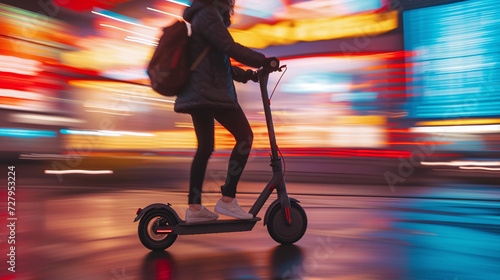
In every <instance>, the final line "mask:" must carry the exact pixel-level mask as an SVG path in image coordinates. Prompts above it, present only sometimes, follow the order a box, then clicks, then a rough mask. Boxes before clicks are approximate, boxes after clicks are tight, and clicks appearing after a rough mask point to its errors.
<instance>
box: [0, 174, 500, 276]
mask: <svg viewBox="0 0 500 280" xmlns="http://www.w3.org/2000/svg"><path fill="white" fill-rule="evenodd" d="M165 171H168V170H165ZM209 173H210V172H209ZM16 174H17V177H18V181H17V182H18V188H17V194H16V199H17V200H16V201H17V216H18V217H19V218H18V220H17V225H18V227H17V229H16V231H17V237H16V238H17V243H16V245H17V251H16V254H17V258H18V260H19V261H18V264H17V266H16V269H17V270H16V272H17V278H2V279H22V280H31V279H33V280H44V279H47V280H55V279H75V280H79V279H82V280H84V279H85V280H86V279H95V280H100V279H110V280H111V279H112V280H121V279H136V280H139V279H144V280H154V279H158V280H160V279H162V280H164V279H496V278H497V276H498V275H499V273H500V267H499V266H498V263H499V260H500V259H499V254H500V247H499V246H498V244H499V242H500V235H499V232H498V229H499V220H498V214H499V209H500V189H498V187H497V186H492V185H486V184H484V185H477V184H471V183H463V182H462V183H461V182H459V181H450V182H448V183H446V182H443V181H439V182H438V181H436V182H434V183H432V181H428V182H427V183H426V184H425V185H413V186H406V185H401V186H397V187H395V188H394V189H393V190H392V189H391V188H389V187H388V186H387V185H384V184H380V185H370V184H351V185H344V184H336V183H334V182H332V183H328V184H327V183H304V182H294V181H293V180H292V181H291V182H289V183H288V184H287V187H288V191H289V194H290V196H291V197H294V198H297V199H299V200H300V202H301V205H302V206H303V207H304V209H305V211H306V213H307V215H308V220H309V221H308V229H307V232H306V234H305V236H304V237H303V238H302V239H301V240H300V241H299V242H297V243H296V244H294V245H292V246H284V245H279V244H277V243H276V242H275V241H273V240H272V239H271V237H270V236H269V234H268V232H267V230H266V228H265V227H263V226H262V222H258V223H257V225H256V226H255V228H254V230H253V231H251V232H242V233H221V234H208V235H193V236H180V237H179V238H178V239H177V241H176V242H175V243H174V244H173V245H172V247H170V248H168V249H167V250H165V251H164V252H161V253H153V252H151V251H149V250H148V249H146V248H145V247H143V246H142V244H141V243H140V241H139V238H138V236H137V223H134V222H133V219H134V218H135V212H136V210H137V208H139V207H145V206H146V205H149V204H151V203H154V202H161V203H167V202H169V203H171V204H172V205H173V208H174V209H175V210H176V211H177V212H178V214H179V216H181V218H183V217H184V213H185V210H186V207H187V204H186V203H187V189H186V188H187V185H188V183H187V181H182V180H179V179H177V180H171V179H173V177H175V176H173V175H169V173H168V172H161V173H157V174H156V176H151V175H152V172H144V171H138V170H136V173H135V176H136V177H137V176H139V177H142V178H144V179H145V180H144V183H140V182H138V181H135V182H128V183H127V181H126V179H124V180H120V179H115V180H109V179H107V178H106V176H110V175H63V177H62V179H63V180H62V182H58V180H57V179H56V175H43V176H41V177H40V178H39V179H36V180H34V179H32V178H35V177H36V175H37V171H36V169H34V168H33V166H31V167H26V166H24V165H18V166H17V167H16ZM28 174H30V175H31V176H29V177H28ZM141 174H143V176H141ZM267 174H269V172H268V173H267ZM39 175H40V174H39ZM263 175H264V174H263ZM44 177H46V178H45V180H43V179H44ZM70 177H72V178H70ZM89 177H90V178H89ZM177 177H181V178H182V176H177ZM148 178H149V179H148ZM153 178H154V179H153ZM309 178H312V177H309ZM112 181H115V182H112ZM39 182H45V183H44V184H41V183H39ZM70 182H71V183H70ZM217 183H218V182H216V180H214V179H207V183H206V188H205V190H206V194H205V195H204V196H203V201H204V204H205V205H206V206H207V207H208V208H210V209H213V206H214V205H215V202H216V201H217V199H218V198H219V193H218V190H217V189H218V187H217V186H218V184H217ZM265 184H266V182H265V181H243V182H241V183H240V185H239V187H238V188H239V192H240V194H239V195H238V198H239V201H240V204H241V205H242V207H244V208H245V209H249V207H250V206H251V205H252V203H253V201H254V200H255V199H256V197H257V193H258V192H260V191H261V189H262V188H263V187H264V186H265ZM273 197H274V195H273ZM273 197H271V199H270V201H268V203H266V206H265V207H264V209H263V210H262V211H261V213H260V214H259V216H261V217H263V214H264V213H265V212H264V211H265V210H266V209H267V206H268V205H269V204H270V202H271V201H272V200H274V198H273ZM221 218H222V217H221ZM226 218H227V217H226ZM2 234H3V233H2Z"/></svg>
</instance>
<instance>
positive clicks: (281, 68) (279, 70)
mask: <svg viewBox="0 0 500 280" xmlns="http://www.w3.org/2000/svg"><path fill="white" fill-rule="evenodd" d="M284 68H286V64H285V65H281V66H280V68H279V69H278V72H282V71H283V69H284Z"/></svg>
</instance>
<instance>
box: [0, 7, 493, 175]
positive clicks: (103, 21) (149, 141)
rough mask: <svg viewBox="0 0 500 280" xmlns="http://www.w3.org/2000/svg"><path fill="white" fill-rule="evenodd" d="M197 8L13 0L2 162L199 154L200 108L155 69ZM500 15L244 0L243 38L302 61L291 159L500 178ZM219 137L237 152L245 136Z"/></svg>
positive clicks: (0, 101)
mask: <svg viewBox="0 0 500 280" xmlns="http://www.w3.org/2000/svg"><path fill="white" fill-rule="evenodd" d="M190 3H191V2H190V1H188V0H175V1H174V0H171V1H169V0H167V1H166V0H140V1H139V0H53V1H52V0H41V1H16V0H12V1H10V0H7V1H6V0H2V3H1V4H0V18H1V20H0V41H1V44H0V49H1V50H0V64H1V65H2V67H0V72H1V77H0V115H1V117H0V141H1V146H0V151H1V153H2V157H15V158H23V159H47V158H57V157H60V156H63V155H78V156H81V157H84V158H91V157H109V156H115V157H116V156H122V157H127V156H144V155H148V156H150V155H170V156H175V155H179V156H182V155H186V154H187V155H189V154H191V153H192V152H193V151H194V149H195V147H196V139H195V135H194V132H193V128H192V124H191V120H190V117H189V116H188V115H183V114H176V113H174V112H173V103H174V100H175V99H174V98H166V97H162V96H160V95H159V94H157V93H155V92H154V91H152V90H151V89H150V87H149V80H148V79H147V76H146V73H145V68H146V66H147V64H148V61H149V59H150V57H151V55H152V52H153V51H154V49H155V46H156V44H157V41H158V38H159V36H160V35H161V32H162V27H164V26H167V25H170V24H172V23H173V22H175V21H176V20H178V17H179V16H181V15H182V12H183V10H184V9H185V8H186V6H188V5H190ZM499 11H500V2H498V1H496V0H467V1H453V0H437V1H411V0H265V1H263V0H262V1H261V0H237V1H236V7H235V15H234V17H233V24H232V26H231V28H230V32H231V34H232V35H233V37H234V38H235V40H236V41H237V42H239V43H241V44H243V45H246V46H248V47H252V48H255V49H257V50H259V51H261V52H263V53H265V54H266V55H267V56H277V57H278V58H280V60H281V61H282V64H286V65H287V66H288V70H287V71H286V73H285V74H284V75H283V77H282V79H281V82H280V83H279V85H278V86H277V88H276V92H275V94H274V96H273V99H272V108H273V112H274V114H275V126H276V131H277V137H278V139H279V141H278V143H279V145H280V148H281V150H282V152H283V154H284V155H285V156H290V157H294V156H296V157H310V158H313V159H322V160H323V159H332V160H343V159H360V160H370V161H372V162H373V164H377V162H378V161H381V160H384V159H401V158H406V159H408V160H409V162H410V163H411V164H412V165H414V166H417V165H418V166H419V167H426V166H430V168H436V165H437V166H441V167H442V168H443V169H454V170H455V171H457V170H461V171H464V172H465V171H470V170H471V169H472V170H474V171H481V172H484V173H486V172H488V173H493V174H496V173H498V172H499V171H500V163H499V162H498V161H496V160H495V159H496V158H499V156H500V112H499V110H498V108H499V107H500V92H499V90H498V88H499V87H498V85H499V82H500V55H499V53H498V47H497V46H498V45H499V43H500V42H499V40H500V39H499V38H500V36H498V35H499V32H500V31H499V30H500V17H499V16H498V13H499ZM234 63H235V64H238V63H237V62H234ZM280 75H281V74H279V73H276V74H273V75H272V76H271V79H270V83H269V85H270V88H271V89H272V87H274V85H275V84H276V83H277V82H278V79H279V78H280ZM236 86H237V92H238V96H239V100H240V103H241V104H242V107H243V109H244V110H245V112H246V114H247V116H248V118H249V121H250V123H251V125H252V127H253V129H254V132H255V135H256V139H255V145H254V151H255V155H261V154H263V155H267V148H268V140H267V135H266V126H265V119H264V115H263V110H262V100H260V94H259V89H258V86H257V85H256V84H252V83H247V84H237V85H236ZM216 136H217V139H216V149H217V151H218V152H219V153H222V154H225V153H227V151H228V150H229V149H230V148H232V145H233V143H234V142H233V139H232V138H231V135H230V134H229V133H227V132H226V131H225V129H223V128H222V127H216ZM457 162H458V163H457ZM400 173H401V172H400ZM400 175H401V174H400Z"/></svg>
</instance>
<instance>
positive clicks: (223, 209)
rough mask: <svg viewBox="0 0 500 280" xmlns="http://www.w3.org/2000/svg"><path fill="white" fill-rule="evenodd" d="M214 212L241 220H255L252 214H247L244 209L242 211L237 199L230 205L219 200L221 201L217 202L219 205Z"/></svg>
mask: <svg viewBox="0 0 500 280" xmlns="http://www.w3.org/2000/svg"><path fill="white" fill-rule="evenodd" d="M214 211H215V212H217V213H219V214H222V215H227V216H230V217H233V218H236V219H240V220H251V219H253V215H252V214H250V213H247V212H245V211H244V210H243V209H241V207H240V205H239V204H238V201H237V200H236V199H233V201H232V202H229V203H226V202H224V201H222V200H221V199H219V201H217V204H216V205H215V209H214Z"/></svg>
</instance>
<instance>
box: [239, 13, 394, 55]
mask: <svg viewBox="0 0 500 280" xmlns="http://www.w3.org/2000/svg"><path fill="white" fill-rule="evenodd" d="M397 27H398V12H397V11H391V12H384V13H378V14H375V13H372V14H362V15H356V16H348V17H338V18H319V19H304V20H286V21H282V22H279V23H277V24H274V25H269V24H257V25H255V26H253V27H252V28H250V29H247V30H236V29H231V30H230V32H231V35H232V36H233V38H234V40H235V41H236V42H238V43H241V44H243V45H245V46H248V47H251V48H259V49H262V48H265V47H268V46H270V45H287V44H293V43H296V42H298V41H319V40H331V39H337V38H345V37H355V36H375V35H379V34H383V33H385V32H388V31H391V30H393V29H396V28H397Z"/></svg>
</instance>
